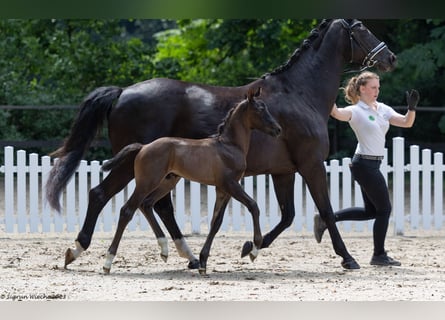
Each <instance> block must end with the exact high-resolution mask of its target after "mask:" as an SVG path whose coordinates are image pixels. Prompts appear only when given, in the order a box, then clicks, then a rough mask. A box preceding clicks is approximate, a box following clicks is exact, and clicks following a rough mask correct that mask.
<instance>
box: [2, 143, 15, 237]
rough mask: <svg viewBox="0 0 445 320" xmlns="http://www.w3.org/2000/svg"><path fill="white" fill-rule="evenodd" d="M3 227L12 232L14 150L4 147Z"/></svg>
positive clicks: (13, 222)
mask: <svg viewBox="0 0 445 320" xmlns="http://www.w3.org/2000/svg"><path fill="white" fill-rule="evenodd" d="M4 150H5V226H6V232H14V224H15V218H14V148H13V147H5V148H4Z"/></svg>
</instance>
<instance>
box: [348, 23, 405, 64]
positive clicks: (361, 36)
mask: <svg viewBox="0 0 445 320" xmlns="http://www.w3.org/2000/svg"><path fill="white" fill-rule="evenodd" d="M340 23H341V25H342V27H343V28H345V29H346V30H347V31H348V33H349V39H350V48H351V53H350V61H349V63H352V64H358V65H360V69H361V70H364V69H366V68H370V67H373V66H375V67H377V69H379V70H381V71H385V72H386V71H392V70H394V68H395V66H396V61H397V58H396V56H395V55H394V53H392V52H391V50H389V49H388V47H387V46H386V44H385V43H384V42H382V41H380V40H379V39H377V38H376V37H375V36H374V35H373V34H372V33H371V31H369V30H368V28H366V27H365V26H364V25H363V23H362V22H361V21H359V20H355V19H353V20H345V19H341V20H340Z"/></svg>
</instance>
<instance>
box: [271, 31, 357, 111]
mask: <svg viewBox="0 0 445 320" xmlns="http://www.w3.org/2000/svg"><path fill="white" fill-rule="evenodd" d="M328 28H329V29H328V30H326V32H325V34H324V35H320V37H321V36H322V37H323V38H322V39H320V40H317V41H321V43H320V44H319V46H318V47H317V48H316V49H315V48H314V46H313V44H311V45H310V47H309V48H307V49H302V50H303V51H302V52H301V54H300V57H299V58H298V60H296V61H295V62H294V63H293V64H292V65H291V66H290V67H289V68H288V69H287V70H286V71H284V72H282V73H281V74H279V76H280V77H281V79H282V80H284V81H283V83H291V84H293V86H294V90H291V91H292V93H293V94H294V95H295V99H301V95H302V94H303V95H306V96H307V97H309V99H305V100H306V101H312V105H313V107H314V108H317V110H318V111H319V112H320V113H323V114H324V115H325V117H326V118H328V117H329V114H330V112H331V109H332V106H333V104H334V102H335V99H336V97H337V95H338V88H339V86H340V81H341V75H342V73H343V70H344V68H345V65H346V63H347V59H348V58H349V55H350V43H349V36H348V33H347V30H345V29H344V28H343V27H342V26H341V24H339V23H336V24H334V22H333V23H332V24H331V25H330V26H329V27H328Z"/></svg>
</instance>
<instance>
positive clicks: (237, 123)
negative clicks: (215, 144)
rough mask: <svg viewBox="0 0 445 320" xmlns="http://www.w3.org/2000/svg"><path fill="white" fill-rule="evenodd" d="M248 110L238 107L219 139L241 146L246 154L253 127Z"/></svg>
mask: <svg viewBox="0 0 445 320" xmlns="http://www.w3.org/2000/svg"><path fill="white" fill-rule="evenodd" d="M247 117H248V115H247V110H245V109H244V110H242V108H237V109H236V110H234V111H233V113H232V115H231V117H230V119H228V121H227V123H226V126H225V128H224V131H223V132H222V133H221V135H220V137H219V139H220V141H222V142H223V143H225V144H230V145H232V146H236V147H237V148H239V149H240V150H241V151H242V152H243V153H244V154H247V151H248V150H249V145H250V135H251V131H252V129H251V128H250V125H249V121H248V120H247Z"/></svg>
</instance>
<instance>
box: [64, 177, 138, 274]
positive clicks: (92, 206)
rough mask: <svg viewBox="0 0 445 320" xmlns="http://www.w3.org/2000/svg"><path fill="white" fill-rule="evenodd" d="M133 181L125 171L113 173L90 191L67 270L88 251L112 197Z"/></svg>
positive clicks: (68, 253)
mask: <svg viewBox="0 0 445 320" xmlns="http://www.w3.org/2000/svg"><path fill="white" fill-rule="evenodd" d="M131 179H132V173H128V172H125V171H123V170H115V171H111V172H110V174H109V175H108V176H107V177H106V178H105V179H104V180H103V181H102V183H100V184H99V185H98V186H96V187H94V188H93V189H91V190H90V192H89V194H88V209H87V213H86V215H85V221H84V222H83V225H82V229H81V230H80V232H79V233H78V235H77V238H76V240H75V249H71V248H68V249H67V250H66V252H65V269H66V268H67V266H68V265H69V264H70V263H72V262H73V261H74V260H76V259H77V258H78V257H79V256H80V254H81V253H82V252H83V251H85V250H87V249H88V247H89V246H90V244H91V239H92V237H93V233H94V228H95V226H96V223H97V218H98V217H99V214H100V212H101V211H102V209H103V208H104V206H105V205H106V204H107V202H108V201H109V200H110V199H111V197H112V196H113V195H115V194H116V193H117V192H119V191H120V190H122V189H123V188H124V187H125V185H126V184H127V183H128V182H129V181H130V180H131Z"/></svg>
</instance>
